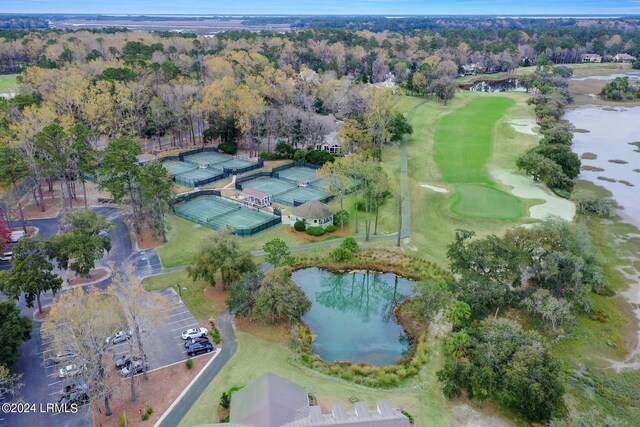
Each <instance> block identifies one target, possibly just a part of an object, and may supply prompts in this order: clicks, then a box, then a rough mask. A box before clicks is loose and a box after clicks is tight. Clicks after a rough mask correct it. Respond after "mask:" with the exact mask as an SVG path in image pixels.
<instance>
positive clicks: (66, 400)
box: [58, 391, 89, 405]
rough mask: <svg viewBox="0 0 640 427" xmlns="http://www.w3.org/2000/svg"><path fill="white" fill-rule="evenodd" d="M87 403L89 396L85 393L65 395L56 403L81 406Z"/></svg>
mask: <svg viewBox="0 0 640 427" xmlns="http://www.w3.org/2000/svg"><path fill="white" fill-rule="evenodd" d="M87 402H89V394H88V393H87V392H86V391H79V392H77V393H71V394H67V395H66V396H62V397H61V398H60V400H59V401H58V403H59V404H61V405H71V404H72V403H75V404H78V405H82V404H84V403H87Z"/></svg>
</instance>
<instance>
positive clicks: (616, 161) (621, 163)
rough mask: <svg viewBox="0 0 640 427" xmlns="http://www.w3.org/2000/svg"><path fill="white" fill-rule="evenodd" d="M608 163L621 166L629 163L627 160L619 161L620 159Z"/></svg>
mask: <svg viewBox="0 0 640 427" xmlns="http://www.w3.org/2000/svg"><path fill="white" fill-rule="evenodd" d="M608 162H609V163H617V164H619V165H626V164H627V163H629V162H627V161H626V160H618V159H614V160H609V161H608Z"/></svg>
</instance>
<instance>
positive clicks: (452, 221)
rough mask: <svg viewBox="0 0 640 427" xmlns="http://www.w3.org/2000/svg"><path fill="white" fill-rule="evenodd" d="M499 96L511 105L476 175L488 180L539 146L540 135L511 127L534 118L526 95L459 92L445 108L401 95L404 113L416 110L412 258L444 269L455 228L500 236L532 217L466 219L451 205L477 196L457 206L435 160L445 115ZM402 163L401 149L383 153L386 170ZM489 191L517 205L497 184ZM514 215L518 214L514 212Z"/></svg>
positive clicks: (412, 142) (410, 151) (411, 148)
mask: <svg viewBox="0 0 640 427" xmlns="http://www.w3.org/2000/svg"><path fill="white" fill-rule="evenodd" d="M496 98H497V99H500V98H507V99H509V100H510V101H511V102H512V103H513V104H512V105H511V106H510V107H508V108H507V109H506V111H505V112H504V113H503V115H502V116H501V117H500V118H498V119H497V120H496V121H495V123H494V127H493V131H492V132H493V133H492V134H491V137H492V142H493V146H492V149H490V151H489V156H488V158H487V160H486V166H485V168H484V169H483V170H481V171H480V172H476V174H478V173H480V174H482V177H483V179H490V176H489V175H488V174H487V172H486V171H487V170H491V168H494V167H499V168H503V169H506V170H510V171H515V170H516V167H515V159H516V158H517V157H518V156H519V155H520V154H522V153H524V152H525V151H526V150H528V149H529V148H531V147H533V146H534V145H536V144H537V143H538V138H537V137H534V136H530V135H524V134H522V133H519V132H516V131H515V130H514V129H513V128H512V127H511V125H510V123H509V122H510V121H511V120H514V119H532V118H533V109H532V108H531V106H529V105H527V104H526V100H527V95H526V94H522V93H501V94H499V95H498V94H486V93H478V92H468V91H466V92H465V91H460V92H458V93H457V94H456V97H455V98H454V99H453V100H452V101H451V102H450V103H449V105H447V106H444V105H442V104H440V103H436V102H432V101H428V102H426V103H425V102H424V100H422V99H419V98H415V97H398V108H399V109H400V111H402V112H404V113H408V112H409V111H411V110H412V109H415V114H414V115H413V120H412V122H411V124H412V126H413V129H414V132H413V134H412V135H411V138H410V139H409V144H408V160H409V177H410V183H411V188H410V190H411V209H412V214H411V218H412V234H411V241H410V243H409V244H407V245H405V251H407V252H413V253H414V255H418V256H421V257H424V258H426V259H428V260H430V261H435V262H437V263H439V264H440V265H443V266H445V265H446V256H445V252H446V246H447V245H448V244H449V243H451V241H452V240H453V236H454V233H455V230H456V229H458V228H464V229H468V230H474V231H476V233H477V234H478V235H487V234H491V233H495V234H502V233H503V232H504V231H506V230H507V229H508V228H510V227H513V226H514V225H516V224H518V223H521V222H528V221H529V220H528V219H522V220H520V221H517V220H512V219H498V218H491V217H489V218H486V217H485V218H483V217H467V216H462V215H459V214H457V213H455V212H452V210H451V207H452V206H460V203H461V202H460V201H461V200H462V201H464V200H469V202H470V203H471V204H472V205H473V199H472V197H473V196H474V194H473V192H471V194H463V196H464V195H466V196H467V198H464V197H462V198H460V199H458V201H457V203H458V204H457V205H456V198H457V197H460V195H459V194H457V193H456V192H455V189H456V188H455V184H451V183H449V182H447V181H446V180H445V179H444V178H443V175H442V173H441V172H440V168H439V167H438V164H437V163H436V161H435V141H436V131H437V130H438V128H439V123H440V122H441V121H442V120H444V118H446V117H447V115H449V114H452V113H455V112H456V111H458V110H460V109H464V108H465V107H466V106H467V105H468V104H469V103H471V102H472V101H475V100H479V101H480V102H484V100H488V101H492V100H493V99H496ZM489 105H491V102H489ZM453 143H454V144H456V143H457V142H456V141H454V142H453ZM398 159H399V150H398V149H395V148H394V149H389V150H385V151H384V153H383V160H384V164H385V166H386V167H387V168H388V169H397V170H399V160H398ZM485 177H489V178H485ZM422 184H429V185H435V186H438V187H441V188H443V189H446V190H447V191H448V192H446V193H441V192H435V191H433V190H430V189H428V188H424V187H422V186H421V185H422ZM490 188H494V189H496V190H498V191H496V192H491V191H490V190H488V189H485V190H484V193H485V195H486V196H487V198H491V199H494V198H495V197H493V196H494V195H495V193H499V194H500V196H497V197H498V198H500V197H501V196H502V195H504V196H506V197H507V198H508V199H509V201H510V203H511V206H515V205H516V204H517V203H514V202H515V201H514V200H513V199H512V196H511V195H510V194H507V193H503V191H508V189H507V188H502V187H500V186H493V185H492V186H491V187H490ZM500 190H501V191H500ZM462 191H463V192H464V191H465V187H463V188H462ZM470 197H471V198H470ZM516 200H518V199H516ZM539 202H540V201H536V200H526V201H523V202H521V203H522V204H523V206H522V208H520V209H522V211H524V209H528V208H529V207H530V206H532V205H534V204H537V203H539ZM472 208H473V206H472ZM462 209H465V210H468V209H469V208H467V207H466V206H464V205H463V206H462ZM507 213H509V212H507ZM511 213H515V211H514V212H511Z"/></svg>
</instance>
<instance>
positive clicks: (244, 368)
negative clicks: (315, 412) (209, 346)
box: [179, 331, 451, 427]
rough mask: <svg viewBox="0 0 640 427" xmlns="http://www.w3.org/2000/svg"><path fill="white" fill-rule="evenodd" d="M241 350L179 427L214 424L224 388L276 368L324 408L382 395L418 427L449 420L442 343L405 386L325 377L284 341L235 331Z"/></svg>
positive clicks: (348, 405) (276, 372)
mask: <svg viewBox="0 0 640 427" xmlns="http://www.w3.org/2000/svg"><path fill="white" fill-rule="evenodd" d="M237 337H238V351H237V352H236V354H235V356H234V357H233V358H232V359H231V360H230V361H229V362H228V363H227V365H226V366H225V368H224V369H223V370H222V371H221V372H220V373H219V374H218V375H217V376H216V378H215V379H214V380H213V381H212V382H211V383H210V384H209V386H208V387H207V389H206V390H205V391H204V393H202V395H200V397H199V399H198V400H197V401H196V402H195V404H194V406H193V407H192V408H191V410H190V411H189V412H188V413H187V415H186V416H185V418H183V419H182V422H181V423H180V424H179V425H180V426H185V427H190V426H193V425H198V424H209V423H215V422H217V421H218V419H217V413H216V411H217V405H218V402H219V401H220V395H221V394H222V392H224V391H226V390H228V389H229V388H230V387H232V386H234V385H246V384H248V383H250V382H251V381H252V380H254V379H255V378H257V377H258V376H260V375H262V374H264V373H265V372H273V373H275V374H277V375H280V376H283V377H285V378H287V379H289V380H290V381H293V382H295V383H296V384H299V385H301V386H304V387H306V388H307V391H308V392H309V393H312V394H313V395H314V396H315V397H316V398H317V399H318V403H319V404H320V406H321V407H322V408H323V410H324V411H326V412H330V410H331V404H332V403H342V404H343V405H344V406H345V407H346V408H350V409H352V408H353V404H352V403H350V401H349V399H350V398H352V397H357V398H358V399H360V400H362V401H365V402H367V403H368V404H369V406H370V407H373V405H374V404H375V402H376V401H377V400H378V399H385V400H387V401H389V402H390V403H391V405H392V406H398V407H401V408H403V409H404V410H406V411H408V412H409V413H410V414H411V415H413V417H414V419H415V420H416V423H415V424H414V425H415V426H431V425H438V426H445V425H450V424H451V418H450V415H449V410H448V403H447V402H446V401H445V399H444V398H443V397H442V395H441V393H440V391H439V390H438V389H435V388H433V387H432V385H431V384H433V382H434V381H435V372H434V370H433V366H439V365H440V363H441V362H440V358H441V346H440V345H439V343H436V342H432V345H431V347H432V351H430V352H429V358H430V360H429V361H428V362H427V364H426V365H425V368H423V372H422V373H421V375H420V377H419V378H420V379H419V381H417V382H416V383H415V384H412V386H411V387H410V388H409V389H405V390H401V391H384V390H372V389H367V388H364V387H359V386H356V385H351V384H347V383H344V382H342V381H339V380H335V379H331V378H325V377H323V376H320V375H319V374H316V373H314V372H311V371H306V370H302V369H301V368H299V367H298V366H295V365H293V364H291V363H290V362H289V360H290V359H291V357H292V356H293V354H292V352H291V351H290V350H289V349H288V348H286V347H285V346H283V345H282V344H279V343H276V342H273V341H270V340H266V339H263V338H259V337H256V336H254V335H249V334H247V333H245V332H241V331H239V332H237Z"/></svg>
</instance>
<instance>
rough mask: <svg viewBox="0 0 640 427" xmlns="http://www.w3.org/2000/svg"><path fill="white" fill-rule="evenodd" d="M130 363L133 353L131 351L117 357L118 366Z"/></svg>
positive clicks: (121, 366)
mask: <svg viewBox="0 0 640 427" xmlns="http://www.w3.org/2000/svg"><path fill="white" fill-rule="evenodd" d="M129 363H131V355H130V354H129V353H125V354H123V355H122V356H120V357H118V358H117V359H116V368H118V369H122V368H124V367H125V366H127V365H128V364H129Z"/></svg>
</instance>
